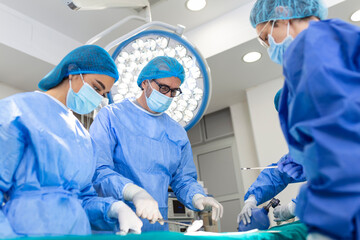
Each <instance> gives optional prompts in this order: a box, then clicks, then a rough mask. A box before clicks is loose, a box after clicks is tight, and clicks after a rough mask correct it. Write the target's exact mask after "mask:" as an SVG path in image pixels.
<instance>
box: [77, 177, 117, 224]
mask: <svg viewBox="0 0 360 240" xmlns="http://www.w3.org/2000/svg"><path fill="white" fill-rule="evenodd" d="M80 198H81V200H82V206H83V208H84V209H85V212H86V214H87V215H88V218H89V221H90V224H91V228H92V229H94V230H105V231H106V230H108V231H115V230H116V229H118V225H119V224H118V220H117V219H114V218H109V217H108V215H107V213H108V211H109V208H110V206H111V204H112V203H114V202H116V200H115V199H114V198H112V197H106V198H103V197H98V195H97V193H96V191H95V189H94V187H93V185H92V184H91V183H89V184H88V186H86V187H85V188H84V189H82V191H81V193H80Z"/></svg>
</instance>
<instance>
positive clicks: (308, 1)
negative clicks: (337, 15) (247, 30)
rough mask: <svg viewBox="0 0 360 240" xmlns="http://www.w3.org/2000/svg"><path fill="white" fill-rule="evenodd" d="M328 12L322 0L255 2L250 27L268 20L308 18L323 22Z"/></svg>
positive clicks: (258, 0)
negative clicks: (312, 17) (313, 17)
mask: <svg viewBox="0 0 360 240" xmlns="http://www.w3.org/2000/svg"><path fill="white" fill-rule="evenodd" d="M327 14H328V10H327V7H326V6H325V5H324V3H323V2H322V0H257V1H256V3H255V4H254V6H253V8H252V10H251V13H250V22H251V25H252V26H253V27H254V28H255V27H256V26H257V25H258V24H259V23H263V22H268V21H270V20H281V19H294V18H305V17H310V16H315V17H318V18H319V19H321V20H323V19H325V18H326V17H327Z"/></svg>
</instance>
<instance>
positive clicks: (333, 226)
mask: <svg viewBox="0 0 360 240" xmlns="http://www.w3.org/2000/svg"><path fill="white" fill-rule="evenodd" d="M326 16H327V8H326V7H325V5H324V3H323V2H322V1H321V0H301V1H299V0H257V1H256V3H255V4H254V6H253V8H252V10H251V14H250V21H251V24H252V26H253V27H254V28H255V29H256V31H257V34H258V35H259V39H260V40H261V42H262V43H263V45H264V46H266V47H267V48H268V53H269V56H270V58H271V59H272V60H273V61H274V62H276V63H279V64H282V65H283V74H284V77H285V83H284V87H283V91H282V94H281V96H280V105H279V118H280V123H281V128H282V131H283V133H284V136H285V139H286V141H287V143H288V146H289V153H290V155H291V157H292V158H293V159H294V161H296V162H297V163H299V164H301V165H302V166H303V167H304V171H305V174H306V179H307V181H308V182H307V183H306V184H305V185H303V186H302V188H301V190H300V193H299V196H298V198H297V200H298V201H297V205H296V209H295V213H296V215H297V216H298V217H299V218H300V220H301V221H302V222H304V223H305V224H306V225H307V227H308V230H309V235H308V239H360V232H359V229H360V175H359V172H360V162H359V159H360V151H359V149H360V131H359V129H360V128H359V119H360V97H359V96H360V95H359V92H360V84H359V80H360V51H359V49H360V28H359V27H357V26H354V25H352V24H349V23H347V22H344V21H342V20H339V19H328V20H325V18H326Z"/></svg>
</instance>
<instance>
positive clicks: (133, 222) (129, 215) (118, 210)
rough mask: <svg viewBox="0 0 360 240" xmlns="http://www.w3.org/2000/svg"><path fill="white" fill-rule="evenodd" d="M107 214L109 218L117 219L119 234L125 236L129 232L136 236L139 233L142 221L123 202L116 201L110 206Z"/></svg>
mask: <svg viewBox="0 0 360 240" xmlns="http://www.w3.org/2000/svg"><path fill="white" fill-rule="evenodd" d="M107 214H108V217H110V218H117V219H118V221H119V226H120V232H119V234H121V235H125V234H127V233H128V232H129V231H130V232H134V233H137V234H140V233H141V227H142V225H143V223H142V221H141V220H140V218H138V217H137V216H136V214H135V213H134V211H133V210H131V208H130V207H129V206H128V205H126V204H125V203H124V202H122V201H118V202H114V203H113V204H111V206H110V208H109V211H108V212H107Z"/></svg>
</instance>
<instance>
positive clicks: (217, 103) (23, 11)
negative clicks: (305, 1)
mask: <svg viewBox="0 0 360 240" xmlns="http://www.w3.org/2000/svg"><path fill="white" fill-rule="evenodd" d="M328 1H336V0H328ZM150 3H152V4H151V14H152V19H153V20H156V21H163V22H166V23H168V24H171V25H176V24H181V25H184V26H186V31H185V33H184V35H185V36H189V37H188V39H189V40H191V42H193V43H195V45H196V46H197V47H198V48H199V49H200V51H201V52H202V53H205V54H204V55H205V56H206V57H207V62H208V64H209V67H210V69H211V77H212V86H213V92H212V98H211V101H210V106H209V108H208V112H213V111H216V110H219V109H222V108H225V107H228V106H230V105H232V104H234V103H237V102H240V101H244V100H245V98H246V97H245V90H246V89H247V88H250V87H254V86H256V85H259V84H262V83H264V82H266V81H269V80H273V79H275V78H279V77H281V67H280V66H278V65H276V64H274V63H273V62H271V61H270V60H269V57H268V56H267V53H266V50H265V49H263V48H262V47H261V45H260V44H259V43H258V42H257V40H256V39H254V36H255V34H254V31H253V30H252V29H251V28H250V27H249V23H248V21H247V19H248V9H249V6H251V4H252V3H253V0H221V1H220V0H207V5H206V7H205V9H203V10H202V11H199V12H191V11H189V10H188V9H187V8H186V7H185V0H150ZM357 9H360V1H359V0H346V1H344V2H341V3H339V4H337V5H335V6H333V7H331V8H330V10H329V17H337V18H341V19H343V20H346V21H349V17H350V15H351V13H353V12H354V11H355V10H357ZM1 11H6V13H9V14H10V15H9V18H11V19H12V17H13V16H16V17H17V18H14V20H9V21H8V22H6V21H5V22H4V19H1V16H0V20H2V21H0V30H3V31H2V32H4V31H5V30H6V31H5V32H7V34H3V35H0V56H1V58H0V82H2V83H5V84H7V85H10V86H12V87H15V88H18V89H21V90H23V91H32V90H35V89H37V83H38V82H39V80H40V79H41V78H42V77H43V76H44V75H46V74H47V73H48V72H49V71H50V70H51V69H52V68H53V67H54V65H55V64H56V62H57V61H59V59H61V58H62V57H63V56H64V53H66V52H68V51H69V49H73V48H74V47H77V46H79V45H81V44H84V43H85V42H86V41H87V40H89V39H90V38H91V37H93V36H95V35H96V34H98V33H99V32H101V31H103V30H104V29H106V28H108V27H109V26H111V25H113V24H115V23H116V22H118V21H119V20H121V19H123V18H125V17H126V16H129V15H134V14H138V15H140V16H141V15H144V13H143V12H138V11H135V10H132V9H107V10H98V11H73V10H70V8H68V7H67V6H66V5H65V4H64V1H63V0H31V1H29V0H0V15H1ZM241 11H242V12H244V14H242V12H241ZM245 13H246V14H245ZM2 15H3V16H4V14H2ZM17 19H20V20H23V23H22V25H19V26H25V27H26V24H28V23H30V25H29V26H31V27H32V31H30V32H29V33H27V31H26V28H24V30H23V29H22V28H18V27H16V28H15V26H17V25H15V24H17V23H16V22H15V20H17ZM236 21H238V22H236ZM19 23H20V22H19ZM142 24H143V23H142V22H139V21H131V22H129V23H127V24H126V25H125V26H122V27H121V28H119V29H117V30H115V31H114V32H112V33H111V34H109V35H108V36H106V37H104V38H103V39H101V40H100V41H99V42H97V43H96V44H98V45H100V46H103V47H104V46H105V45H106V44H107V43H109V42H110V41H112V40H114V39H115V38H117V37H118V36H121V35H124V34H126V33H128V32H129V31H131V30H132V29H134V28H136V27H138V26H140V25H142ZM232 24H234V25H232ZM357 25H359V26H360V23H357ZM229 26H231V28H232V29H230V30H228V32H229V33H224V34H222V33H221V32H217V31H219V30H224V29H227V28H229ZM236 26H239V27H236ZM211 27H212V28H213V29H214V30H213V31H210V30H209V29H211ZM39 28H41V32H40V33H39V32H37V31H35V30H36V29H39ZM4 29H5V30H4ZM241 31H242V32H241ZM249 31H251V33H250V32H249ZM49 33H50V34H49ZM234 33H237V36H235V35H234ZM211 34H218V35H219V36H218V38H219V39H217V37H212V35H211ZM227 34H228V35H227ZM232 34H233V35H232ZM246 34H247V35H246ZM4 35H6V36H4ZM199 35H200V36H202V37H203V39H202V40H201V41H200V40H199V39H200V37H199ZM245 35H246V37H244V36H245ZM232 36H234V38H233V37H232ZM11 37H13V38H11ZM236 38H237V39H236ZM27 39H30V40H31V41H32V42H33V43H34V42H35V41H36V44H38V46H37V47H34V46H31V44H29V43H26V44H24V42H25V40H27ZM234 39H236V40H237V42H236V41H234ZM31 41H30V42H31ZM51 44H52V45H51ZM42 46H44V49H45V50H44V49H42ZM250 51H259V52H261V54H262V58H261V59H260V60H259V61H258V62H255V63H251V64H246V63H244V62H243V61H242V56H243V55H244V54H245V53H247V52H250Z"/></svg>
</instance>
